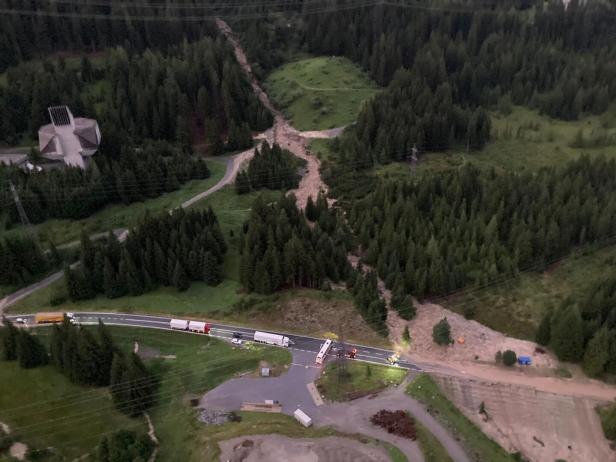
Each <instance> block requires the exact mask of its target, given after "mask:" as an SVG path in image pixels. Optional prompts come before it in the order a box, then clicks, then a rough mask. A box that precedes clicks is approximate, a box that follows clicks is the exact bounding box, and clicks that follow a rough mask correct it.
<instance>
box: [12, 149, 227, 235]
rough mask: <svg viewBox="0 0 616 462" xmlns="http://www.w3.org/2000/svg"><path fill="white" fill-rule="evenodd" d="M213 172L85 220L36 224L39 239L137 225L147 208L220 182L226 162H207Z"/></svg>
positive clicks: (166, 206)
mask: <svg viewBox="0 0 616 462" xmlns="http://www.w3.org/2000/svg"><path fill="white" fill-rule="evenodd" d="M207 165H208V168H209V169H210V171H211V173H212V175H211V176H210V177H209V178H207V179H205V180H195V181H189V182H188V183H186V184H184V185H183V186H182V187H181V188H180V189H178V190H177V191H174V192H171V193H168V194H163V195H162V196H160V197H156V198H154V199H149V200H147V201H144V202H135V203H132V204H129V205H123V204H113V205H109V206H107V207H105V208H104V209H102V210H100V211H99V212H97V213H95V214H93V215H91V216H89V217H88V218H84V219H82V220H56V219H55V220H47V221H45V222H44V223H41V224H39V225H36V226H35V229H36V232H37V233H38V235H39V237H40V239H41V240H42V241H44V242H45V241H46V242H50V241H52V242H54V243H55V244H56V245H58V244H62V243H66V242H70V241H74V240H77V239H79V236H80V235H81V232H82V230H85V231H86V232H87V233H88V234H95V233H99V232H102V231H108V230H111V229H116V228H126V227H130V226H133V225H135V224H136V223H137V222H138V220H139V219H140V218H141V217H143V215H144V214H145V213H146V211H149V212H151V213H155V212H160V211H163V210H168V209H172V208H175V207H177V206H179V205H180V204H181V203H182V202H184V201H185V200H187V199H189V198H190V197H192V196H194V195H196V194H198V193H200V192H202V191H205V190H206V189H208V188H210V187H211V186H213V185H214V184H215V183H217V182H218V181H219V180H220V179H221V178H222V177H223V176H224V173H225V170H226V166H225V164H224V163H223V162H219V161H216V160H214V161H210V162H208V163H207ZM21 233H23V229H22V228H21V227H19V226H18V227H15V228H13V229H11V230H8V231H4V232H0V236H10V235H12V234H21Z"/></svg>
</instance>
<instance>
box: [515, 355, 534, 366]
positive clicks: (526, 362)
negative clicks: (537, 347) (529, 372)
mask: <svg viewBox="0 0 616 462" xmlns="http://www.w3.org/2000/svg"><path fill="white" fill-rule="evenodd" d="M532 362H533V360H532V359H531V358H530V356H519V357H518V364H520V365H521V366H530V365H531V364H532Z"/></svg>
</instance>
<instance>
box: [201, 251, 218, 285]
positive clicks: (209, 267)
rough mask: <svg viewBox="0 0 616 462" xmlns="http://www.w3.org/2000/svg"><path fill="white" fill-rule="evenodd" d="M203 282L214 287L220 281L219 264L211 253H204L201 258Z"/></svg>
mask: <svg viewBox="0 0 616 462" xmlns="http://www.w3.org/2000/svg"><path fill="white" fill-rule="evenodd" d="M203 280H204V281H205V283H206V284H207V285H209V286H216V285H218V284H220V282H221V281H222V274H221V271H220V264H219V263H218V261H217V260H216V257H215V256H214V254H213V253H212V252H205V255H204V257H203Z"/></svg>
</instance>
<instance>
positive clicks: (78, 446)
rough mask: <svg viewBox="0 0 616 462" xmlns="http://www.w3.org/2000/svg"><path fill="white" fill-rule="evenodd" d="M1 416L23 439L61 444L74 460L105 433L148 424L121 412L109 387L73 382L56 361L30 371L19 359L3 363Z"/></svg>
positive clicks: (40, 445)
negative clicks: (96, 386) (95, 386)
mask: <svg viewBox="0 0 616 462" xmlns="http://www.w3.org/2000/svg"><path fill="white" fill-rule="evenodd" d="M93 411H96V412H93ZM0 421H2V422H5V423H7V424H9V426H10V427H11V430H12V432H13V433H14V434H15V436H16V437H17V438H18V441H24V442H26V443H27V444H28V445H30V446H33V447H36V448H44V447H47V446H53V447H57V448H59V449H61V451H62V453H63V454H64V455H66V456H67V458H68V459H69V460H72V459H74V458H76V457H79V456H80V455H82V454H84V453H86V452H89V451H90V450H91V449H92V448H93V446H94V445H96V444H97V442H98V439H99V438H98V435H99V434H101V433H104V432H107V431H110V430H113V429H116V428H124V427H126V426H133V427H135V428H137V429H144V428H145V425H144V424H143V421H142V420H139V421H132V420H131V419H129V418H128V417H125V416H124V415H122V414H120V413H119V412H117V411H115V410H114V409H113V407H112V405H111V400H110V398H109V395H108V393H107V392H106V391H105V390H102V389H85V388H82V387H79V386H77V385H73V384H71V383H70V382H69V381H68V379H66V378H65V377H64V376H63V375H61V374H60V373H58V372H56V371H55V369H53V368H52V367H51V366H46V367H42V368H37V369H30V370H25V369H21V368H19V366H18V365H17V364H16V363H15V362H0ZM93 435H94V437H93Z"/></svg>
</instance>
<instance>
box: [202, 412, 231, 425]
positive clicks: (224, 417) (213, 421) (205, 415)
mask: <svg viewBox="0 0 616 462" xmlns="http://www.w3.org/2000/svg"><path fill="white" fill-rule="evenodd" d="M197 420H198V421H199V422H201V423H204V424H208V425H222V424H224V423H227V422H229V421H231V420H233V413H231V412H225V411H217V410H215V409H199V413H198V414H197Z"/></svg>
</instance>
